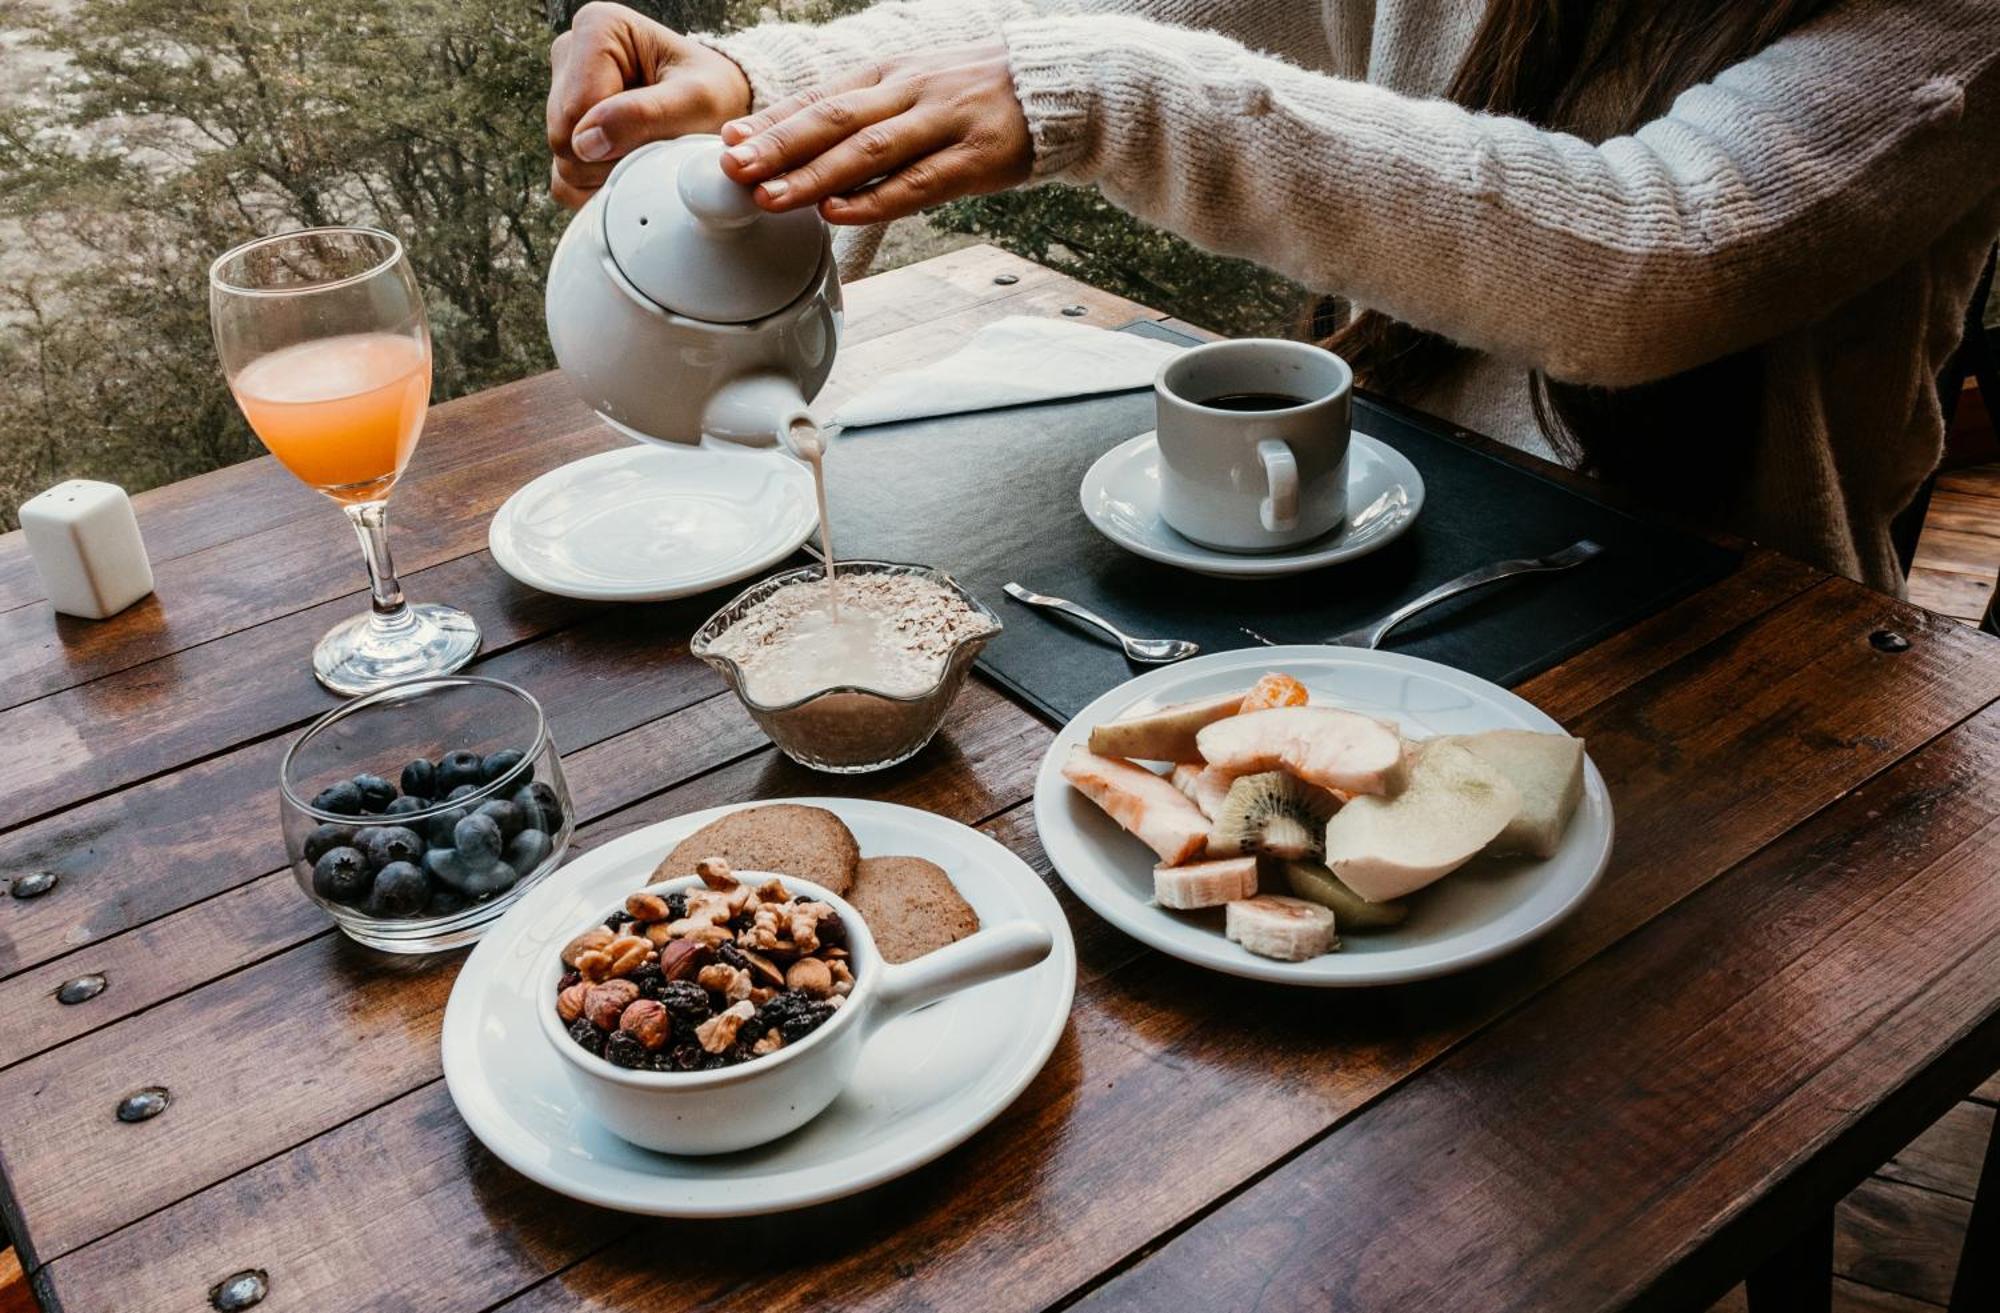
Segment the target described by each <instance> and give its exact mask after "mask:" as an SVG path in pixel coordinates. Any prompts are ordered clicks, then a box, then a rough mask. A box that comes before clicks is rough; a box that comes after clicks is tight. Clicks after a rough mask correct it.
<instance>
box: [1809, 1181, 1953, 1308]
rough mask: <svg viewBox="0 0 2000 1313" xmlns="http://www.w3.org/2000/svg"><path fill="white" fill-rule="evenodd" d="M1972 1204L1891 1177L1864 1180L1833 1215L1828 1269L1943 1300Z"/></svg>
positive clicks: (1915, 1297)
mask: <svg viewBox="0 0 2000 1313" xmlns="http://www.w3.org/2000/svg"><path fill="white" fill-rule="evenodd" d="M1971 1211H1972V1205H1971V1203H1970V1202H1969V1201H1967V1200H1964V1199H1955V1198H1953V1197H1952V1196H1950V1195H1945V1194H1939V1193H1937V1192H1936V1191H1933V1190H1924V1189H1919V1188H1917V1187H1915V1186H1910V1185H1903V1184H1899V1183H1897V1182H1894V1181H1883V1180H1871V1181H1864V1182H1863V1183H1862V1184H1861V1185H1860V1186H1859V1187H1858V1188H1857V1189H1856V1190H1855V1191H1854V1193H1853V1194H1851V1195H1849V1196H1848V1197H1847V1198H1846V1199H1845V1200H1844V1201H1842V1203H1841V1205H1840V1208H1839V1209H1838V1210H1837V1211H1836V1212H1835V1214H1834V1221H1835V1229H1834V1249H1833V1268H1834V1271H1836V1272H1838V1273H1840V1274H1841V1275H1842V1276H1845V1277H1847V1278H1849V1279H1850V1280H1854V1281H1861V1282H1866V1283H1867V1284H1868V1285H1871V1286H1876V1287H1880V1288H1882V1289H1885V1290H1893V1291H1896V1292H1898V1293H1899V1294H1902V1295H1904V1296H1906V1297H1908V1298H1909V1299H1911V1300H1923V1301H1925V1302H1926V1303H1928V1304H1931V1305H1942V1304H1945V1303H1948V1302H1949V1301H1950V1299H1951V1279H1952V1276H1953V1275H1954V1274H1955V1273H1956V1272H1957V1271H1958V1254H1959V1250H1960V1248H1961V1247H1962V1246H1963V1244H1964V1242H1965V1220H1966V1217H1967V1216H1968V1215H1969V1214H1970V1213H1971Z"/></svg>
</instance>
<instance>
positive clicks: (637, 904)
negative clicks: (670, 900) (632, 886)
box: [625, 892, 667, 925]
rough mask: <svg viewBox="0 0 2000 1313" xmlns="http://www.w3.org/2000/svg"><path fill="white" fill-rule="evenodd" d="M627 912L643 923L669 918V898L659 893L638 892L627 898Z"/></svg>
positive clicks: (648, 923) (647, 923) (649, 923)
mask: <svg viewBox="0 0 2000 1313" xmlns="http://www.w3.org/2000/svg"><path fill="white" fill-rule="evenodd" d="M625 914H626V915H627V916H629V917H631V918H632V919H633V920H634V921H638V922H640V923H641V924H643V925H651V924H653V923H654V922H655V921H664V920H666V919H667V900H666V899H664V898H662V897H660V896H659V895H658V894H649V893H644V892H640V893H636V894H633V895H631V896H630V897H629V898H627V899H626V900H625Z"/></svg>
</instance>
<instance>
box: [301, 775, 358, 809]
mask: <svg viewBox="0 0 2000 1313" xmlns="http://www.w3.org/2000/svg"><path fill="white" fill-rule="evenodd" d="M312 805H313V809H314V810H315V811H323V812H332V813H333V814H334V815H335V816H359V815H360V814H361V790H360V789H358V788H356V787H355V785H354V781H353V780H342V781H341V782H340V783H338V784H329V785H328V786H327V787H326V788H324V789H321V790H320V791H319V792H318V793H317V794H315V795H314V796H313V800H312Z"/></svg>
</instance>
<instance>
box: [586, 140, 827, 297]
mask: <svg viewBox="0 0 2000 1313" xmlns="http://www.w3.org/2000/svg"><path fill="white" fill-rule="evenodd" d="M604 190H605V206H604V239H605V245H606V247H607V248H608V249H609V251H610V252H611V259H612V261H613V263H615V264H616V265H617V266H618V271H619V272H620V273H622V274H624V275H625V277H626V279H627V281H629V282H630V283H631V284H632V285H633V286H634V287H636V288H638V289H639V290H640V291H641V292H642V293H644V294H645V295H646V297H647V298H648V299H650V300H652V301H654V302H656V303H658V304H659V305H660V306H662V307H664V308H665V309H667V310H670V311H672V312H673V313H674V314H677V315H683V316H686V317H687V318H689V319H701V320H706V321H707V322H709V323H716V324H741V323H747V322H748V321H750V320H752V319H762V318H763V317H764V316H765V315H769V314H775V313H776V312H777V311H779V310H782V309H784V308H785V307H786V306H788V305H790V304H791V303H792V302H793V301H795V300H797V299H798V297H799V294H800V293H802V292H804V291H805V290H806V288H807V287H809V286H811V284H812V281H813V277H814V275H816V274H817V273H818V272H819V267H820V255H821V251H822V249H823V247H824V245H825V240H826V237H825V234H826V225H825V223H824V222H823V221H822V220H821V219H820V217H819V215H818V213H817V212H816V211H814V210H813V209H811V208H810V207H808V208H805V209H799V210H790V211H787V212H786V213H783V214H769V213H766V212H765V211H764V210H761V209H759V208H758V206H757V202H756V201H755V200H754V199H753V198H752V197H751V195H750V189H749V188H748V187H745V186H743V185H742V184H740V183H737V182H735V181H733V180H731V178H730V177H729V175H727V174H725V173H724V172H723V171H722V139H721V138H719V137H715V136H709V135H705V134H704V135H699V136H690V137H680V138H676V139H675V140H673V141H660V142H654V143H652V144H650V145H647V146H644V147H641V148H640V149H639V150H636V151H634V152H633V153H632V154H630V155H628V156H626V157H625V158H624V159H623V160H621V161H620V162H619V164H618V167H617V168H616V169H614V170H612V173H611V177H610V178H609V179H608V180H607V181H606V182H605V186H604Z"/></svg>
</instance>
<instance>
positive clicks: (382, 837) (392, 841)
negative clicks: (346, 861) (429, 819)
mask: <svg viewBox="0 0 2000 1313" xmlns="http://www.w3.org/2000/svg"><path fill="white" fill-rule="evenodd" d="M354 846H355V847H356V848H358V849H360V850H361V855H362V856H364V857H366V858H367V859H368V864H369V865H370V866H372V867H374V868H375V869H376V870H377V871H381V870H382V869H383V868H385V867H388V866H391V865H394V864H395V863H397V862H405V863H407V862H414V861H418V860H420V859H421V858H422V857H423V855H424V848H425V847H426V846H427V845H426V844H425V843H424V837H423V836H422V835H421V834H418V833H417V832H416V831H415V830H412V829H407V828H405V827H404V826H401V825H371V826H369V827H368V828H366V829H364V830H363V831H361V833H360V834H359V835H357V836H356V837H355V840H354Z"/></svg>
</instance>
